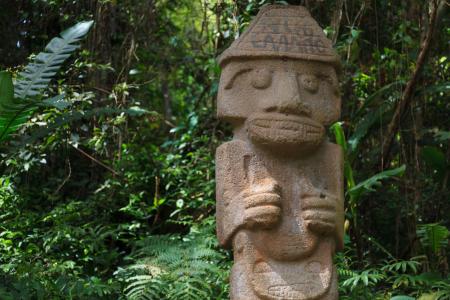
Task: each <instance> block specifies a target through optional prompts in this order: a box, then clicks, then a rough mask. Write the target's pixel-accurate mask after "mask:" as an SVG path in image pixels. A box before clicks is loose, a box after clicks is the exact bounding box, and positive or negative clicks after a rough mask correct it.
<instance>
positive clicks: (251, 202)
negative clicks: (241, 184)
mask: <svg viewBox="0 0 450 300" xmlns="http://www.w3.org/2000/svg"><path fill="white" fill-rule="evenodd" d="M280 195H281V189H280V186H279V185H278V184H277V183H276V181H275V180H274V179H272V178H265V179H262V180H260V181H259V182H257V183H254V184H252V185H251V186H250V188H248V189H246V190H244V191H243V192H242V193H241V197H242V199H243V201H244V208H245V210H244V224H245V227H247V228H249V229H270V228H272V227H273V226H275V225H276V224H277V223H278V222H279V220H280V217H281V208H280V206H281V197H280Z"/></svg>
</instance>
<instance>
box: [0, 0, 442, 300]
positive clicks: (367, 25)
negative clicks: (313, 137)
mask: <svg viewBox="0 0 450 300" xmlns="http://www.w3.org/2000/svg"><path fill="white" fill-rule="evenodd" d="M274 2H277V3H282V4H287V3H288V2H289V4H303V5H306V6H307V7H308V8H309V9H310V10H311V12H312V15H313V16H314V17H315V18H316V19H317V20H318V21H319V23H320V24H321V26H322V27H323V28H324V30H325V32H326V34H327V35H328V36H329V37H330V39H332V40H333V42H334V44H335V48H336V49H337V51H338V53H339V54H340V55H341V57H342V62H343V71H342V74H341V91H342V98H343V100H344V101H343V108H342V109H343V114H342V121H341V122H339V123H336V124H334V125H333V127H332V128H331V129H330V132H329V136H330V139H332V140H334V141H336V142H337V143H339V144H341V145H342V146H343V147H344V149H345V152H346V165H345V176H346V203H345V205H346V224H345V225H346V239H345V245H346V247H345V251H344V252H342V253H340V254H339V255H338V256H337V257H336V263H337V265H338V268H339V275H340V294H341V299H396V300H401V299H422V300H425V299H450V277H449V276H450V269H449V259H450V245H449V228H450V191H449V186H450V182H449V181H450V180H449V175H450V168H449V166H450V159H449V158H450V101H449V95H450V92H449V91H450V57H449V56H448V55H449V52H448V41H449V39H450V19H449V14H448V12H449V5H448V2H446V1H444V0H428V1H422V0H401V1H400V0H399V1H394V0H333V1H331V0H322V1H312V0H304V1H268V0H239V1H229V0H214V1H201V0H198V1H192V0H176V1H172V0H159V1H156V0H145V1H144V0H130V1H114V0H83V1H69V0H32V1H25V0H11V1H3V2H2V5H1V9H0V24H1V26H0V39H1V44H0V70H1V71H2V72H1V73H0V131H1V133H0V134H1V136H0V140H1V144H0V155H1V156H0V168H1V174H0V175H1V177H0V183H1V185H0V299H5V300H6V299H228V282H227V281H228V278H227V277H228V272H229V267H230V265H231V261H232V257H231V253H228V252H226V251H224V250H220V249H219V248H218V246H217V241H216V238H215V233H214V228H215V221H214V204H215V201H214V150H215V148H216V147H217V145H219V144H220V143H221V142H222V141H225V140H227V139H229V138H230V137H231V132H230V128H229V127H228V126H227V125H226V124H222V123H219V122H218V120H217V119H216V117H215V95H216V91H217V85H218V78H219V75H220V69H219V67H218V66H217V63H216V60H215V57H217V55H218V54H220V53H221V52H222V51H223V50H224V49H225V48H226V47H227V46H228V45H229V44H230V43H231V42H232V41H233V39H234V38H235V37H236V36H237V35H238V34H239V33H241V32H242V31H243V30H244V29H245V28H246V26H247V25H248V22H249V20H250V19H251V17H252V16H254V15H255V14H256V13H257V12H258V9H259V7H261V6H262V5H265V4H267V3H274ZM90 20H92V21H94V23H93V26H92V27H91V25H92V23H90V22H86V21H90ZM79 22H84V23H79ZM77 23H78V25H76V26H75V27H73V26H74V25H75V24H77ZM68 28H70V29H69V30H67V31H65V32H63V31H64V30H65V29H68ZM61 32H63V33H62V34H61V35H60V33H61ZM56 37H59V38H57V39H55V41H56V42H54V40H52V39H54V38H56ZM83 38H84V39H83ZM47 44H49V45H48V46H47V47H46V45H47ZM78 45H79V46H80V47H79V48H78ZM40 52H42V54H39V55H37V54H38V53H40ZM30 55H31V56H30ZM12 79H14V81H12Z"/></svg>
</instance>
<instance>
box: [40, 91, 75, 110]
mask: <svg viewBox="0 0 450 300" xmlns="http://www.w3.org/2000/svg"><path fill="white" fill-rule="evenodd" d="M64 96H65V95H64V94H62V95H58V96H55V97H52V98H49V99H45V100H42V103H43V104H45V105H46V106H53V107H55V108H57V109H59V110H63V109H65V108H67V107H69V106H70V105H71V103H70V102H67V101H65V100H64Z"/></svg>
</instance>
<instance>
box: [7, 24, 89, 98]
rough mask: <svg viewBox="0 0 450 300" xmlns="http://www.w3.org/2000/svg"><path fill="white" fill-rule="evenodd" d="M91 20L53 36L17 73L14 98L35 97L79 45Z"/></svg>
mask: <svg viewBox="0 0 450 300" xmlns="http://www.w3.org/2000/svg"><path fill="white" fill-rule="evenodd" d="M92 24H93V21H87V22H81V23H78V24H76V25H75V26H73V27H71V28H69V29H67V30H65V31H64V32H62V33H61V37H60V38H59V37H55V38H53V39H52V40H51V41H50V43H49V44H48V45H47V46H46V47H45V51H44V52H41V53H39V54H38V55H37V56H36V57H35V58H34V60H33V62H31V63H30V64H28V65H27V66H26V67H25V69H24V71H23V72H21V73H19V80H17V81H16V84H15V96H16V98H20V99H26V98H29V97H35V96H37V95H39V94H40V91H41V90H42V89H44V88H46V87H47V85H48V83H49V82H50V80H51V79H52V77H53V76H54V75H55V74H56V72H57V71H58V70H59V68H60V67H61V65H62V63H63V62H64V61H65V60H66V59H67V58H68V57H69V56H70V55H71V54H72V53H73V52H74V51H75V50H76V49H78V48H79V47H80V45H79V43H78V42H79V41H80V40H81V38H83V37H84V36H85V35H86V33H87V32H88V31H89V29H90V28H91V26H92Z"/></svg>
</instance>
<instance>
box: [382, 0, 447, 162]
mask: <svg viewBox="0 0 450 300" xmlns="http://www.w3.org/2000/svg"><path fill="white" fill-rule="evenodd" d="M437 8H438V1H432V2H431V13H430V21H429V26H428V30H427V32H426V36H425V39H424V40H423V42H422V46H421V49H420V53H419V56H418V58H417V63H416V68H415V69H414V72H413V74H412V76H411V78H410V79H409V81H408V83H407V85H406V87H405V90H404V92H403V95H402V98H401V99H400V101H399V102H398V103H397V106H396V108H395V112H394V115H393V116H392V119H391V121H390V123H389V125H388V128H387V133H386V139H385V140H384V144H383V148H382V153H381V155H382V161H381V168H382V169H384V168H386V167H388V166H389V163H390V160H389V154H390V152H391V147H392V141H393V139H394V136H395V133H396V132H397V130H398V128H399V126H400V122H401V120H402V117H403V115H404V114H405V109H406V108H407V107H408V105H409V104H410V103H411V101H412V99H413V97H412V96H413V93H414V90H415V87H416V83H417V80H418V78H419V75H420V73H421V71H422V69H423V66H424V64H425V61H426V58H427V55H428V52H429V50H430V44H431V40H432V37H433V32H434V28H435V26H436V15H437V14H436V12H437Z"/></svg>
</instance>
